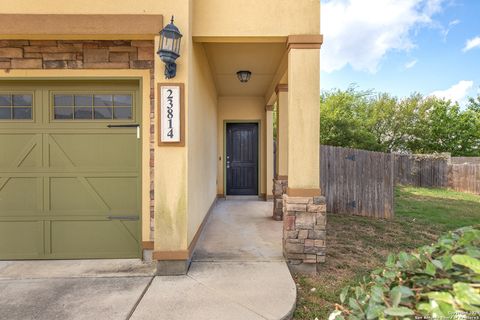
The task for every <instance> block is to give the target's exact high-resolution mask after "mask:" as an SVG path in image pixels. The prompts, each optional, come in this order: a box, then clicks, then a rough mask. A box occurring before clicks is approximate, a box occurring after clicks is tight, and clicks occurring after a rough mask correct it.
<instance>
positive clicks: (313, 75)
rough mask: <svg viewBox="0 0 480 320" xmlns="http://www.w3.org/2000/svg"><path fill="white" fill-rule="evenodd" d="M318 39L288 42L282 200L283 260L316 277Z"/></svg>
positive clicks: (321, 211) (320, 258) (319, 256)
mask: <svg viewBox="0 0 480 320" xmlns="http://www.w3.org/2000/svg"><path fill="white" fill-rule="evenodd" d="M321 43H322V36H321V35H309V36H289V37H288V50H289V53H288V86H289V88H288V120H287V122H288V189H287V194H285V195H284V196H283V213H284V238H283V239H284V240H283V245H284V255H285V257H286V258H287V261H288V262H289V265H290V267H291V268H294V269H295V270H296V271H299V272H307V273H314V272H316V270H317V268H316V267H317V264H318V263H321V262H324V261H325V235H326V230H325V226H326V206H325V198H324V197H322V196H321V191H320V150H319V149H320V139H319V138H320V45H321Z"/></svg>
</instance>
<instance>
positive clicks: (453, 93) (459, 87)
mask: <svg viewBox="0 0 480 320" xmlns="http://www.w3.org/2000/svg"><path fill="white" fill-rule="evenodd" d="M472 87H473V81H469V80H461V81H459V82H458V83H457V84H454V85H453V86H451V87H450V88H448V89H446V90H438V91H434V92H432V93H431V94H430V95H431V96H435V97H438V98H441V99H446V100H451V101H456V102H458V103H460V104H462V103H463V102H464V101H465V99H466V98H467V94H468V91H469V90H470V89H471V88H472Z"/></svg>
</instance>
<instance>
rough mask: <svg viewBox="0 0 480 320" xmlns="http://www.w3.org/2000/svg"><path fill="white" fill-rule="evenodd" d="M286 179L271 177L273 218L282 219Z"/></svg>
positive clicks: (286, 186)
mask: <svg viewBox="0 0 480 320" xmlns="http://www.w3.org/2000/svg"><path fill="white" fill-rule="evenodd" d="M287 188H288V180H286V179H278V178H277V179H273V190H272V193H273V219H274V220H277V221H281V220H283V195H284V194H285V193H287Z"/></svg>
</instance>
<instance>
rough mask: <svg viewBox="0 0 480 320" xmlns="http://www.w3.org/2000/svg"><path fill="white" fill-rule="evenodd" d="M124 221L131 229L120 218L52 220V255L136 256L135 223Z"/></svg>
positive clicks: (92, 256) (137, 243)
mask: <svg viewBox="0 0 480 320" xmlns="http://www.w3.org/2000/svg"><path fill="white" fill-rule="evenodd" d="M126 223H130V224H132V225H133V228H131V229H132V230H130V229H129V228H126V227H125V225H124V223H123V222H122V221H52V222H51V239H52V240H51V252H52V256H56V255H57V256H66V257H83V258H98V257H118V256H119V255H120V256H123V257H137V256H138V254H139V240H138V231H136V230H138V228H137V222H126ZM132 231H134V232H133V233H132Z"/></svg>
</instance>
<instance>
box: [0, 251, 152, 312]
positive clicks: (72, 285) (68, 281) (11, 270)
mask: <svg viewBox="0 0 480 320" xmlns="http://www.w3.org/2000/svg"><path fill="white" fill-rule="evenodd" d="M153 273H154V265H153V264H146V263H143V262H142V261H140V260H56V261H15V262H5V261H0V319H8V320H17V319H18V320H27V319H38V320H44V319H45V320H51V319H62V320H63V319H74V320H77V319H99V320H100V319H128V318H129V317H130V315H131V313H132V312H133V310H134V309H135V306H136V305H137V303H138V302H139V300H140V298H141V297H142V295H143V293H144V292H145V290H146V288H147V287H148V285H149V284H150V282H151V281H152V280H153Z"/></svg>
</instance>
